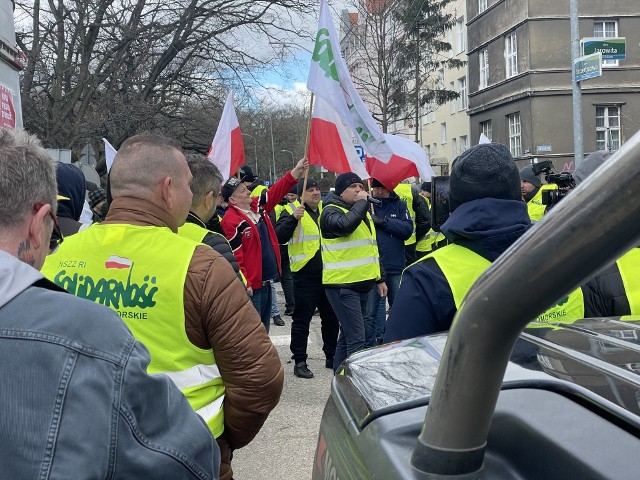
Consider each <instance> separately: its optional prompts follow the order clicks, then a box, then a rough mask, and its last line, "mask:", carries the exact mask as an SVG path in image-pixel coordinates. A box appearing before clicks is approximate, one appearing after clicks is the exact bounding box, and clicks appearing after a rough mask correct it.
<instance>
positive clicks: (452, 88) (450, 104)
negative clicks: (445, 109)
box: [449, 82, 456, 114]
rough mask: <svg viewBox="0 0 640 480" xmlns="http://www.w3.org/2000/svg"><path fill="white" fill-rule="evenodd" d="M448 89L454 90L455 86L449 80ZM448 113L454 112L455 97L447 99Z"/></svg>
mask: <svg viewBox="0 0 640 480" xmlns="http://www.w3.org/2000/svg"><path fill="white" fill-rule="evenodd" d="M449 91H451V92H455V91H456V88H455V86H454V85H453V82H449ZM449 113H451V114H453V113H456V99H455V98H452V99H451V100H449Z"/></svg>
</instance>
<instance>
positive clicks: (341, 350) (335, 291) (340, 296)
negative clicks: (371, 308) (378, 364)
mask: <svg viewBox="0 0 640 480" xmlns="http://www.w3.org/2000/svg"><path fill="white" fill-rule="evenodd" d="M326 292H327V298H328V299H329V303H330V304H331V306H332V307H333V311H334V312H335V314H336V317H338V322H339V323H340V334H339V336H338V345H337V346H336V353H335V355H334V357H333V371H334V372H335V371H337V370H338V368H339V367H340V364H341V363H342V362H343V361H344V360H345V359H346V358H347V357H348V356H349V355H351V354H352V353H354V352H357V351H358V350H362V349H363V348H364V340H365V337H364V312H365V311H366V308H367V299H368V298H369V292H358V291H356V290H350V289H348V288H327V289H326Z"/></svg>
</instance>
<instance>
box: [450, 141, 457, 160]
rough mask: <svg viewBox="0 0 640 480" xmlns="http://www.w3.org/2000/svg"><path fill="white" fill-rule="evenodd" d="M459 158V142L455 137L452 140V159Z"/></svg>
mask: <svg viewBox="0 0 640 480" xmlns="http://www.w3.org/2000/svg"><path fill="white" fill-rule="evenodd" d="M457 156H458V141H457V140H456V139H455V137H453V138H452V139H451V159H454V158H456V157H457Z"/></svg>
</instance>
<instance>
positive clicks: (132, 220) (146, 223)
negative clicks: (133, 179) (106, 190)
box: [103, 197, 178, 233]
mask: <svg viewBox="0 0 640 480" xmlns="http://www.w3.org/2000/svg"><path fill="white" fill-rule="evenodd" d="M103 223H127V224H131V225H138V226H141V227H169V228H170V229H171V231H173V232H174V233H177V231H178V223H177V222H176V220H175V219H174V218H173V217H171V215H170V214H169V212H167V211H165V210H163V209H162V208H160V207H159V206H158V205H156V204H154V203H151V202H150V201H148V200H143V199H141V198H132V197H118V198H114V199H113V202H111V205H110V206H109V213H108V214H107V218H105V220H104V222H103Z"/></svg>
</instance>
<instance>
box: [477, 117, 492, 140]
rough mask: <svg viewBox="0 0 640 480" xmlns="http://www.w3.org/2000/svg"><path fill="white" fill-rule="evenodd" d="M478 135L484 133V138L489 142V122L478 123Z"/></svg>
mask: <svg viewBox="0 0 640 480" xmlns="http://www.w3.org/2000/svg"><path fill="white" fill-rule="evenodd" d="M480 133H484V136H485V137H487V138H488V139H489V140H491V135H492V133H491V120H485V121H484V122H480Z"/></svg>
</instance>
